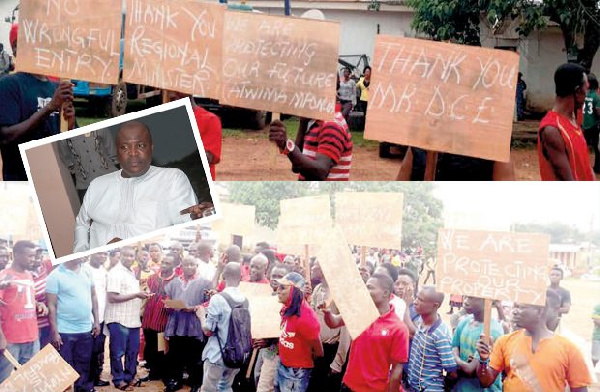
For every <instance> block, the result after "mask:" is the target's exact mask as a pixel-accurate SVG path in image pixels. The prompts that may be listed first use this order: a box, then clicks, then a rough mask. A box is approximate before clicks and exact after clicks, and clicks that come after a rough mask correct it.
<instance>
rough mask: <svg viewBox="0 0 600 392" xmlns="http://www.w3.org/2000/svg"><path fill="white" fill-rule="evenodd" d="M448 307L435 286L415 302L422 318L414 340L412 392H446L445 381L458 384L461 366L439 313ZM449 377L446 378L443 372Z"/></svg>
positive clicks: (410, 370)
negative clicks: (455, 356) (457, 362)
mask: <svg viewBox="0 0 600 392" xmlns="http://www.w3.org/2000/svg"><path fill="white" fill-rule="evenodd" d="M442 303H444V294H443V293H439V292H437V291H435V287H434V286H424V287H423V288H422V289H421V290H420V291H419V294H418V295H417V298H416V300H415V309H416V311H417V313H418V314H419V317H418V318H417V319H416V320H415V323H416V326H417V331H416V332H415V336H414V338H413V340H412V345H411V349H410V358H409V361H408V384H409V390H410V391H419V392H421V391H423V392H425V391H426V392H438V391H439V392H443V391H444V390H445V389H444V384H445V381H446V380H445V378H446V379H448V381H453V380H456V378H457V370H458V366H457V365H456V361H455V360H454V354H453V353H452V344H451V342H452V332H451V331H450V327H448V325H447V324H445V323H444V322H442V319H441V318H440V315H439V314H438V309H439V308H440V306H441V304H442ZM444 371H445V372H446V373H447V375H446V377H444V374H443V372H444Z"/></svg>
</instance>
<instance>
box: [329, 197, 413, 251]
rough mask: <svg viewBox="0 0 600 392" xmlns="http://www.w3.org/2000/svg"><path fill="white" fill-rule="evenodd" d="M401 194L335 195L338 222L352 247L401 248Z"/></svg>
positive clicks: (336, 219)
mask: <svg viewBox="0 0 600 392" xmlns="http://www.w3.org/2000/svg"><path fill="white" fill-rule="evenodd" d="M402 202H403V195H402V193H387V192H343V193H336V194H335V223H336V224H337V225H338V226H339V227H340V228H341V229H342V231H343V232H344V235H345V236H346V239H347V240H348V243H349V244H351V245H360V246H369V247H377V248H390V249H400V243H401V240H402Z"/></svg>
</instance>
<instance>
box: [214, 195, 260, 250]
mask: <svg viewBox="0 0 600 392" xmlns="http://www.w3.org/2000/svg"><path fill="white" fill-rule="evenodd" d="M219 207H220V208H221V219H219V220H216V221H214V222H212V225H211V227H212V230H213V231H215V232H217V233H219V237H220V239H221V241H222V242H225V241H226V240H229V238H228V237H229V236H231V235H239V236H242V237H245V236H250V235H252V234H254V221H255V216H256V206H247V205H243V204H232V203H220V204H219Z"/></svg>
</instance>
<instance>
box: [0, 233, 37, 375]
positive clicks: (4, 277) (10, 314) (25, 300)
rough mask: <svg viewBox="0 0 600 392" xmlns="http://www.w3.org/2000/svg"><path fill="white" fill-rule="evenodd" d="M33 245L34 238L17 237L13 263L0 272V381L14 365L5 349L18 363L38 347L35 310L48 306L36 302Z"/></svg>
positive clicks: (27, 359)
mask: <svg viewBox="0 0 600 392" xmlns="http://www.w3.org/2000/svg"><path fill="white" fill-rule="evenodd" d="M36 248H37V246H36V245H35V244H34V243H33V242H30V241H18V242H17V243H16V244H15V245H14V247H13V254H14V260H13V263H12V265H11V266H10V267H9V268H6V269H4V270H2V271H1V272H0V304H1V307H0V321H1V326H2V328H1V330H0V383H2V382H3V381H4V380H6V379H7V378H8V377H9V376H10V374H11V372H12V369H13V366H12V364H11V363H10V362H9V361H8V359H6V357H4V355H3V353H4V350H8V351H9V352H10V353H11V354H12V355H13V356H14V357H15V358H16V359H17V361H19V363H20V364H25V363H27V362H28V361H29V360H30V359H31V358H32V357H33V356H34V355H35V354H36V353H37V352H38V351H39V350H40V342H39V340H38V323H37V313H40V314H41V315H44V316H45V315H47V314H48V309H47V308H46V307H45V306H44V305H43V304H37V303H36V301H35V289H34V285H33V276H32V275H31V272H29V270H30V269H31V268H32V265H33V262H34V260H35V251H36Z"/></svg>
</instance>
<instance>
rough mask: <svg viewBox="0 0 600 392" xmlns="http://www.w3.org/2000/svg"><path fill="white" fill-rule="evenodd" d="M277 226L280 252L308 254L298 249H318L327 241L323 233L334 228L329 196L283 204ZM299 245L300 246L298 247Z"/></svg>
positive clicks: (289, 201) (297, 199) (295, 200)
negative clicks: (305, 246) (304, 247)
mask: <svg viewBox="0 0 600 392" xmlns="http://www.w3.org/2000/svg"><path fill="white" fill-rule="evenodd" d="M279 207H280V215H279V225H278V226H277V249H278V250H279V251H280V252H288V253H294V254H301V253H304V249H303V247H298V246H297V245H317V244H321V243H322V242H323V241H326V239H324V238H323V236H322V233H321V232H319V229H321V228H329V227H331V224H332V221H331V206H330V199H329V195H319V196H308V197H299V198H295V199H285V200H281V201H280V203H279ZM294 245H296V246H294Z"/></svg>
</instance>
